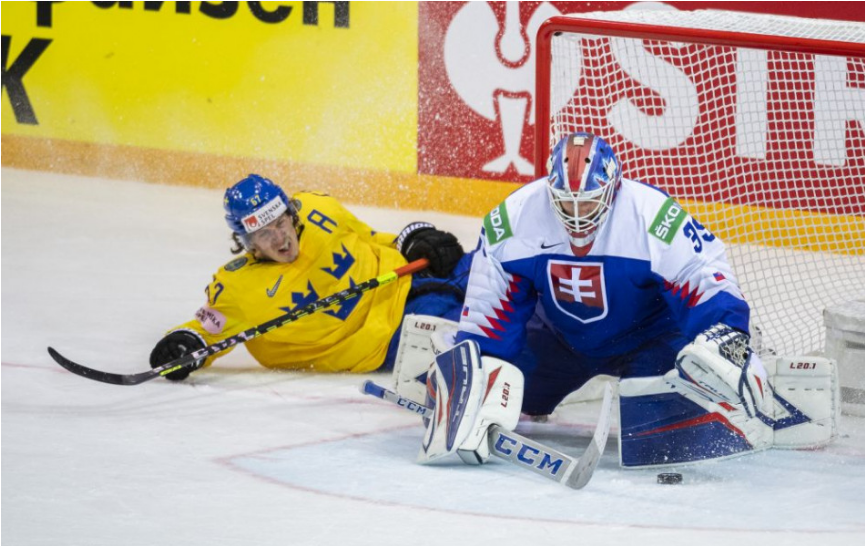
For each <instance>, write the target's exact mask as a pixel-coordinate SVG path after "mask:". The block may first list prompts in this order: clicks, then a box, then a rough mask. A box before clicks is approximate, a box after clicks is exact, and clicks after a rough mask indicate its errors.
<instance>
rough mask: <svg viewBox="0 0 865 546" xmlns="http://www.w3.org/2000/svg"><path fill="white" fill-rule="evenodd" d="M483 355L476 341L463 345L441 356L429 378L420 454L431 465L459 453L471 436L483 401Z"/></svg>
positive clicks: (423, 461)
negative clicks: (428, 412) (429, 413)
mask: <svg viewBox="0 0 865 546" xmlns="http://www.w3.org/2000/svg"><path fill="white" fill-rule="evenodd" d="M483 379H484V376H483V370H482V368H481V353H480V348H479V347H478V344H477V343H476V342H474V341H471V340H467V341H463V342H462V343H459V344H457V345H455V346H454V348H453V349H451V350H450V351H448V352H445V353H442V354H440V355H438V356H437V357H436V359H435V361H434V362H433V364H432V366H431V368H430V371H429V374H428V376H427V394H426V401H425V404H424V405H426V407H428V408H431V409H432V410H433V416H432V418H430V419H425V421H426V422H427V423H426V425H427V426H426V432H425V434H424V439H423V442H422V443H421V449H420V452H419V453H418V457H417V461H418V462H419V463H428V462H431V461H434V460H436V459H439V458H441V457H444V456H445V455H448V454H450V453H454V452H456V450H457V448H459V446H460V445H461V444H462V443H463V442H464V441H465V439H466V438H467V437H468V436H469V434H470V433H471V432H472V429H473V427H474V424H475V420H476V418H477V416H478V412H479V410H480V407H481V403H482V401H483V394H484V393H483Z"/></svg>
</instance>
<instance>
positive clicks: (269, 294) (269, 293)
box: [267, 275, 282, 298]
mask: <svg viewBox="0 0 865 546" xmlns="http://www.w3.org/2000/svg"><path fill="white" fill-rule="evenodd" d="M281 282H282V275H280V276H279V278H278V279H276V284H274V285H273V288H268V289H267V297H268V298H272V297H273V296H275V295H276V291H277V290H279V283H281Z"/></svg>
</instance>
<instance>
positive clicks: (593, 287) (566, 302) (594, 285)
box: [547, 260, 607, 323]
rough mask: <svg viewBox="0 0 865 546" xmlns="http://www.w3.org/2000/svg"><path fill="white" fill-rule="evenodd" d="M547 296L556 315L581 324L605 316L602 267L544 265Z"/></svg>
mask: <svg viewBox="0 0 865 546" xmlns="http://www.w3.org/2000/svg"><path fill="white" fill-rule="evenodd" d="M547 274H548V275H547V276H548V278H549V282H550V294H551V296H552V299H553V302H554V303H555V304H556V307H558V308H559V311H561V312H562V313H564V314H566V315H568V316H571V317H573V318H575V319H577V320H578V321H580V322H582V323H588V322H595V321H596V320H601V319H602V318H604V317H606V316H607V289H606V283H605V282H604V264H602V263H598V262H566V261H562V260H550V261H549V262H547Z"/></svg>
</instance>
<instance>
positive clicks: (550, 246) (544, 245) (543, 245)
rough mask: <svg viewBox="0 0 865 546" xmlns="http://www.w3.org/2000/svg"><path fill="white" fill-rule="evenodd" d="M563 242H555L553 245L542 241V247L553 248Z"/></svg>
mask: <svg viewBox="0 0 865 546" xmlns="http://www.w3.org/2000/svg"><path fill="white" fill-rule="evenodd" d="M561 244H562V243H554V244H551V245H546V244H544V243H541V248H542V249H544V250H546V249H548V248H553V247H554V246H559V245H561Z"/></svg>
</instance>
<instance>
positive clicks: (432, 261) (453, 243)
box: [396, 222, 465, 278]
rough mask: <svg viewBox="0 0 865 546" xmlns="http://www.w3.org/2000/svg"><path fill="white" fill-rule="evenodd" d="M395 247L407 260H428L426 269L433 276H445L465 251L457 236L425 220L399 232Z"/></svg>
mask: <svg viewBox="0 0 865 546" xmlns="http://www.w3.org/2000/svg"><path fill="white" fill-rule="evenodd" d="M396 249H397V250H399V252H400V253H401V254H402V255H403V256H405V259H406V260H408V261H409V262H413V261H415V260H418V259H420V258H426V259H427V260H429V266H428V267H427V271H429V273H430V274H432V276H433V277H439V278H446V277H447V276H448V275H450V273H451V271H453V270H454V268H455V267H456V266H457V263H459V261H460V258H462V257H463V254H465V251H464V250H463V247H462V246H460V243H459V241H458V240H457V238H456V237H455V236H454V235H453V234H451V233H448V232H447V231H441V230H438V229H436V227H435V226H434V225H432V224H429V223H427V222H414V223H412V224H409V225H407V226H406V227H405V228H403V230H402V231H401V232H400V234H399V236H398V237H397V240H396Z"/></svg>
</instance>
